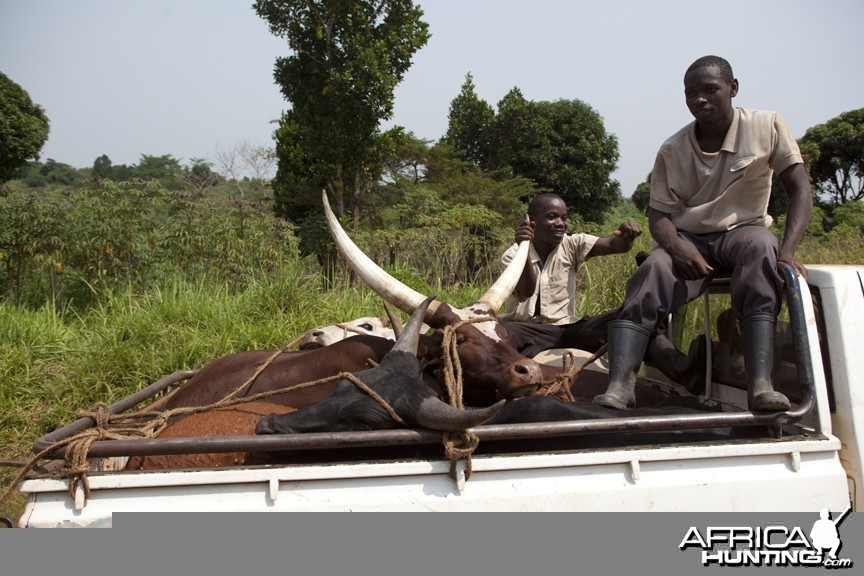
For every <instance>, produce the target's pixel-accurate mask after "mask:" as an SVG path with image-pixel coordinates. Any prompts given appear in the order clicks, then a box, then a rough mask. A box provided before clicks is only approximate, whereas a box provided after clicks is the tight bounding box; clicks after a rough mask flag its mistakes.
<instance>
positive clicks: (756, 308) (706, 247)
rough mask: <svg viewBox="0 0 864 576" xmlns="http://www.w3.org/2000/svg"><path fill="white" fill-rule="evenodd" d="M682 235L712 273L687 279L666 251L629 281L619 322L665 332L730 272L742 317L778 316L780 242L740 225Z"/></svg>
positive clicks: (756, 228) (765, 231)
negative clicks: (675, 315) (674, 315)
mask: <svg viewBox="0 0 864 576" xmlns="http://www.w3.org/2000/svg"><path fill="white" fill-rule="evenodd" d="M680 235H681V236H683V237H684V238H686V239H687V240H689V241H690V242H692V243H693V245H694V246H695V247H696V249H697V250H699V253H700V254H702V257H703V258H705V260H706V261H707V262H708V264H710V265H711V267H712V268H714V273H713V274H712V275H711V276H709V277H707V278H702V279H700V280H690V281H688V280H684V279H683V278H681V277H680V276H679V275H678V273H677V272H676V270H675V266H674V264H673V263H672V258H671V256H669V254H668V253H667V252H666V251H665V250H663V249H662V248H655V249H654V251H653V252H652V253H651V255H650V256H649V257H648V258H647V259H646V260H645V262H643V263H642V265H641V266H639V267H638V268H637V269H636V272H635V273H634V274H633V276H632V277H631V278H630V280H629V282H628V283H627V292H626V294H625V296H624V304H623V305H622V306H621V314H620V316H619V318H620V319H621V320H629V321H631V322H635V323H636V324H639V325H641V326H644V327H645V328H648V329H649V330H651V331H652V332H654V331H655V330H657V329H662V328H665V322H666V318H667V317H668V315H669V313H670V312H671V311H673V310H676V309H677V308H678V307H680V306H683V305H684V304H686V303H687V302H690V301H691V300H695V299H696V298H698V297H699V296H701V295H702V294H703V293H704V292H705V291H706V290H707V289H708V285H709V284H710V282H711V279H712V278H713V276H716V275H717V274H731V275H732V279H731V285H730V288H731V299H732V310H733V311H734V312H735V314H736V315H737V316H738V317H739V318H746V317H747V316H750V315H751V314H757V313H769V314H773V315H774V316H776V315H777V314H779V312H780V294H781V292H780V291H781V290H782V288H783V279H782V277H781V276H780V275H779V274H778V272H777V251H778V242H777V238H776V237H775V236H774V234H772V233H771V232H770V231H769V230H768V229H767V228H764V227H762V226H741V227H739V228H735V229H733V230H729V231H728V232H718V233H714V234H688V233H685V232H680Z"/></svg>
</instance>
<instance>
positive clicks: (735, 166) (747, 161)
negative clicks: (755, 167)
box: [729, 156, 756, 172]
mask: <svg viewBox="0 0 864 576" xmlns="http://www.w3.org/2000/svg"><path fill="white" fill-rule="evenodd" d="M754 160H756V156H745V157H744V158H739V159H738V160H736V161H735V162H733V163H732V166H730V167H729V171H730V172H741V171H742V170H746V168H747V167H748V166H750V165H751V164H752V163H753V161H754Z"/></svg>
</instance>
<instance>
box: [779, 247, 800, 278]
mask: <svg viewBox="0 0 864 576" xmlns="http://www.w3.org/2000/svg"><path fill="white" fill-rule="evenodd" d="M777 262H783V263H784V264H787V265H789V266H791V267H792V269H793V270H795V271H796V272H797V273H798V274H800V275H801V277H802V278H804V281H805V282H806V281H807V268H805V267H804V264H802V263H801V262H799V261H798V260H796V259H795V258H792V257H791V256H783V255H782V254H781V255H780V256H777Z"/></svg>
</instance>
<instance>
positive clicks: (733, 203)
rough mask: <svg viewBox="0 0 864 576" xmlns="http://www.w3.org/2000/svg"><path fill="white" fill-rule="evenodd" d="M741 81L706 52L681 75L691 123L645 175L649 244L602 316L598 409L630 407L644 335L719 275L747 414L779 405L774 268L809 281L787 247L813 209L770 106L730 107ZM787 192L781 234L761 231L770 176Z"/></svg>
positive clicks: (793, 150) (784, 130) (793, 149)
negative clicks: (613, 314)
mask: <svg viewBox="0 0 864 576" xmlns="http://www.w3.org/2000/svg"><path fill="white" fill-rule="evenodd" d="M737 94H738V81H737V80H736V79H735V78H734V76H733V74H732V68H731V66H730V65H729V63H728V62H726V60H724V59H722V58H719V57H717V56H705V57H703V58H700V59H698V60H696V61H695V62H694V63H693V64H691V65H690V67H689V68H688V69H687V72H686V73H685V75H684V96H685V101H686V103H687V107H688V108H689V109H690V112H691V114H692V115H693V116H694V118H695V121H694V122H692V123H691V124H689V125H687V126H685V127H684V128H682V129H681V130H679V131H678V132H676V133H675V134H674V135H673V136H672V137H670V138H669V139H668V140H667V141H666V142H665V143H664V144H663V146H662V147H661V148H660V150H659V152H658V153H657V158H656V161H655V164H654V170H653V172H652V175H651V200H650V202H649V206H650V211H649V229H650V232H651V236H652V237H653V239H654V241H655V243H656V246H655V248H654V250H653V252H652V253H651V255H650V256H649V257H648V259H647V260H646V261H645V262H644V263H643V264H642V265H641V266H639V268H638V269H637V270H636V272H635V273H634V274H633V277H632V278H631V279H630V281H629V282H628V284H627V292H626V295H625V298H624V304H623V305H622V308H621V314H620V315H619V316H618V319H617V320H615V321H612V322H610V323H609V354H608V358H609V364H610V378H609V387H608V389H607V390H606V393H605V394H601V395H599V396H597V397H595V398H594V402H595V403H596V404H599V405H602V406H607V407H610V408H617V409H626V408H630V407H631V406H632V405H633V403H634V386H635V372H636V370H638V368H639V365H640V362H641V360H642V357H643V355H644V352H645V348H646V346H647V345H648V341H649V339H650V336H651V335H652V334H653V333H654V332H655V331H656V330H658V329H662V328H663V323H664V322H665V319H666V318H667V316H668V314H669V313H670V312H671V311H673V310H675V309H676V308H678V307H679V306H682V305H683V304H685V303H687V302H689V301H691V300H693V299H695V298H697V297H699V296H700V295H701V294H703V293H704V292H705V290H707V288H708V285H709V283H710V281H711V279H712V278H713V277H714V276H715V275H716V274H718V273H720V274H731V275H732V279H731V298H732V310H733V312H734V313H735V315H736V316H737V317H738V320H739V323H740V326H741V334H742V343H743V355H744V365H745V368H746V372H747V385H748V403H749V408H750V410H754V411H769V412H771V411H784V410H788V409H789V408H790V403H789V400H788V399H787V398H786V397H785V396H784V395H783V394H781V393H779V392H776V391H775V390H774V388H773V384H772V382H771V373H772V370H773V365H774V337H775V336H774V325H775V321H776V317H777V314H778V313H779V311H780V290H781V289H782V287H783V279H782V277H781V276H780V274H779V273H778V270H777V264H778V262H782V263H784V264H786V265H789V266H792V267H793V268H794V269H795V270H796V271H798V273H800V274H801V275H803V276H804V277H805V279H806V276H807V271H806V269H805V268H804V266H803V265H802V264H801V263H799V262H798V261H796V260H795V258H794V253H795V249H796V248H797V246H798V242H799V241H800V239H801V237H802V236H803V234H804V229H805V227H806V225H807V220H808V219H809V218H810V212H811V210H812V206H813V198H812V194H811V190H810V183H809V180H808V178H807V173H806V172H805V170H804V167H803V162H802V159H801V154H800V152H799V150H798V145H797V143H796V142H795V139H794V138H793V137H792V135H791V133H790V131H789V128H788V127H787V126H786V123H785V122H784V121H783V119H782V117H781V116H780V115H779V114H778V113H776V112H770V111H763V110H745V109H741V108H736V107H733V105H732V98H734V97H735V96H736V95H737ZM775 172H776V173H777V174H779V176H780V182H781V183H782V185H783V189H784V191H785V192H786V194H787V195H788V196H789V208H788V212H787V217H786V228H785V231H784V235H783V241H782V243H781V242H778V241H777V238H776V237H775V236H774V234H773V233H772V232H771V231H770V230H769V229H768V228H767V227H768V226H769V225H770V224H771V217H770V216H769V215H768V213H767V207H768V201H769V199H770V194H771V179H772V175H773V174H774V173H775Z"/></svg>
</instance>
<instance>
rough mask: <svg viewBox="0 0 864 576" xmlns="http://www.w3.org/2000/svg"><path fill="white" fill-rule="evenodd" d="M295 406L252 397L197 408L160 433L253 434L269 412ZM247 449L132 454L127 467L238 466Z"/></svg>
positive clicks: (166, 435)
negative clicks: (223, 405) (225, 405)
mask: <svg viewBox="0 0 864 576" xmlns="http://www.w3.org/2000/svg"><path fill="white" fill-rule="evenodd" d="M294 410H295V409H294V408H291V407H289V406H282V405H280V404H274V403H272V402H262V401H253V402H246V403H244V404H238V405H236V406H231V407H228V408H218V409H215V410H208V411H206V412H198V413H196V414H190V415H188V416H183V417H180V418H178V419H177V420H176V421H175V422H173V423H171V424H169V425H168V427H166V428H165V430H163V431H162V433H161V434H159V438H201V437H205V438H206V437H216V436H251V435H253V434H255V425H256V424H258V421H259V420H260V419H261V417H262V416H265V415H267V414H287V413H289V412H293V411H294ZM248 456H249V455H248V453H246V452H227V453H214V454H157V455H152V456H132V457H131V458H129V461H128V462H127V464H126V466H125V469H126V470H164V469H174V468H209V467H220V466H238V465H240V464H244V463H245V462H246V459H247V458H248Z"/></svg>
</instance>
